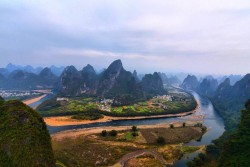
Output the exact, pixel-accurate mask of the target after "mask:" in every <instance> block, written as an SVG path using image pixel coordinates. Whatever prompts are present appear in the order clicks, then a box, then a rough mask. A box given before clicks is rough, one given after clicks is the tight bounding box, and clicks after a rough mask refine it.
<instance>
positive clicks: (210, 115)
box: [31, 92, 224, 167]
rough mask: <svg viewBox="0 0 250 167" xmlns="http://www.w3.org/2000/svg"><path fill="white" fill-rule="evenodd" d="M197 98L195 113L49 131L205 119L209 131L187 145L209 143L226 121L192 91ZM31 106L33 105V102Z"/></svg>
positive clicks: (178, 166)
mask: <svg viewBox="0 0 250 167" xmlns="http://www.w3.org/2000/svg"><path fill="white" fill-rule="evenodd" d="M192 94H193V96H194V97H195V99H196V100H197V101H198V102H199V104H200V108H199V109H198V110H197V111H196V112H195V113H193V114H191V115H188V116H183V117H172V118H153V119H141V120H114V121H109V122H101V123H90V124H84V125H70V126H57V127H53V126H48V129H49V132H50V133H51V134H54V133H57V132H61V131H65V130H75V129H83V128H92V127H102V126H131V125H154V124H162V123H169V122H187V121H190V120H191V121H195V120H197V121H201V120H202V121H203V125H205V126H206V127H207V128H208V131H207V133H205V134H204V135H203V137H202V139H201V140H200V141H190V142H189V143H186V144H185V145H190V146H199V145H209V144H211V143H212V141H213V140H214V139H217V138H218V137H220V136H221V135H222V134H223V132H224V122H223V120H222V118H221V117H220V116H219V115H218V113H217V112H216V111H215V109H214V107H213V104H212V103H211V101H210V100H208V99H207V98H204V97H201V96H199V95H198V94H197V93H195V92H192ZM46 99H47V98H46V97H45V98H43V99H41V100H40V101H38V102H36V104H35V105H38V104H39V103H42V102H43V101H44V100H46ZM31 106H33V105H32V104H31ZM195 156H197V153H196V152H195V153H191V154H185V155H184V156H183V157H182V158H181V159H180V160H178V161H176V162H175V163H174V167H186V162H188V161H190V160H192V159H193V158H194V157H195Z"/></svg>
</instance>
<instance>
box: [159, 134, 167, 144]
mask: <svg viewBox="0 0 250 167" xmlns="http://www.w3.org/2000/svg"><path fill="white" fill-rule="evenodd" d="M157 143H158V144H161V145H164V144H165V143H166V142H165V139H164V137H162V136H159V137H158V138H157Z"/></svg>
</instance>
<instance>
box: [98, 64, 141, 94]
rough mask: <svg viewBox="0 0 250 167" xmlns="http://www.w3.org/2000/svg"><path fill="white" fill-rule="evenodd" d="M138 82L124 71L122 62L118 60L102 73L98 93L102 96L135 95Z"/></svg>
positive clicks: (129, 73)
mask: <svg viewBox="0 0 250 167" xmlns="http://www.w3.org/2000/svg"><path fill="white" fill-rule="evenodd" d="M135 92H136V80H135V78H134V77H133V75H132V74H131V72H129V71H126V70H124V68H123V66H122V62H121V60H116V61H114V62H113V63H111V64H110V66H109V67H108V68H107V69H106V70H105V71H104V72H103V73H102V75H101V77H100V80H99V85H98V89H97V93H98V94H99V95H101V96H116V95H122V94H124V95H125V94H134V93H135Z"/></svg>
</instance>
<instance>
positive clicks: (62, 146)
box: [52, 122, 205, 167]
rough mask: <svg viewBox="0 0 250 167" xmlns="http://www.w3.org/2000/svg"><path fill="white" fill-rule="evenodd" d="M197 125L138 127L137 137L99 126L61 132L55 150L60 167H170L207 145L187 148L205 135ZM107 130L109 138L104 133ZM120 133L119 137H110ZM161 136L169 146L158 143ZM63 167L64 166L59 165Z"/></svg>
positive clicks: (55, 139)
mask: <svg viewBox="0 0 250 167" xmlns="http://www.w3.org/2000/svg"><path fill="white" fill-rule="evenodd" d="M196 124H197V122H186V124H185V125H186V126H185V127H183V124H182V123H173V124H172V125H173V128H170V124H158V125H142V126H138V127H137V129H138V130H137V131H136V132H135V133H136V134H137V135H136V136H133V135H132V134H133V133H134V131H132V129H131V126H130V127H129V126H123V127H98V128H89V129H81V130H71V131H64V132H59V133H56V134H54V135H52V145H53V150H54V153H55V156H56V159H57V160H58V164H64V165H66V166H126V167H132V166H135V165H136V166H137V167H139V166H166V165H170V164H173V162H174V161H176V160H178V159H179V158H180V157H181V156H182V155H183V154H184V153H190V152H195V151H199V152H202V151H203V150H204V146H199V147H194V146H184V145H183V143H186V142H189V141H190V140H193V139H194V140H199V139H200V138H201V137H202V135H203V134H204V133H205V131H204V127H201V126H195V125H196ZM103 130H106V131H107V136H102V135H101V132H102V131H103ZM111 130H116V131H117V135H116V136H112V135H110V134H111V133H110V132H111ZM159 137H162V138H164V142H165V143H166V144H161V143H157V140H158V138H159ZM59 166H62V165H59Z"/></svg>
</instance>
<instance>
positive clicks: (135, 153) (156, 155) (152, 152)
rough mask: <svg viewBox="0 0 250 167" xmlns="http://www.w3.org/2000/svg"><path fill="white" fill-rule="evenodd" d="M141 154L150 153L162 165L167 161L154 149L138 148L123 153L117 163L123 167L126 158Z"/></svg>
mask: <svg viewBox="0 0 250 167" xmlns="http://www.w3.org/2000/svg"><path fill="white" fill-rule="evenodd" d="M142 155H152V156H154V157H155V159H157V160H159V161H160V162H161V163H162V164H163V165H166V164H167V162H166V160H165V159H164V158H163V156H162V155H161V154H160V153H158V152H157V151H156V150H155V149H147V150H138V151H134V152H131V153H128V154H126V155H124V156H123V157H122V158H121V159H120V160H119V161H118V163H119V164H120V165H121V166H122V167H125V164H126V162H127V161H128V160H130V159H133V158H137V157H139V156H142Z"/></svg>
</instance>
